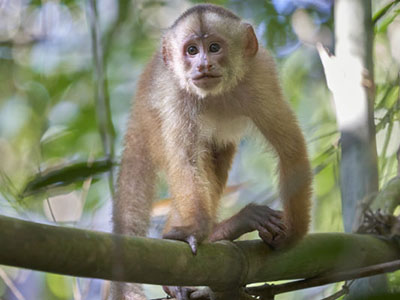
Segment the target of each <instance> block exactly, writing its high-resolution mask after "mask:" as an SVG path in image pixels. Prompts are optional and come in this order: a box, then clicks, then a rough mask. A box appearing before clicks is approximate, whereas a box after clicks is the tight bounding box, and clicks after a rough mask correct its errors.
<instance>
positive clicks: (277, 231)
mask: <svg viewBox="0 0 400 300" xmlns="http://www.w3.org/2000/svg"><path fill="white" fill-rule="evenodd" d="M262 226H263V227H264V228H265V229H266V230H268V232H270V233H271V234H272V235H273V236H275V235H279V234H280V233H282V234H283V230H281V229H280V228H279V227H278V226H276V225H275V224H273V223H271V222H269V221H266V222H264V223H263V224H262Z"/></svg>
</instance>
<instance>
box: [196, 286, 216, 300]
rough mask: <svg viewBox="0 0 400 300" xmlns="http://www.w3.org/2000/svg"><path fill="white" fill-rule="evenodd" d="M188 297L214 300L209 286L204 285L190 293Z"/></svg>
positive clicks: (198, 299)
mask: <svg viewBox="0 0 400 300" xmlns="http://www.w3.org/2000/svg"><path fill="white" fill-rule="evenodd" d="M190 299H194V300H204V299H207V300H215V295H214V292H213V291H212V290H211V289H210V288H209V287H205V288H202V289H197V290H195V291H194V292H193V293H191V294H190Z"/></svg>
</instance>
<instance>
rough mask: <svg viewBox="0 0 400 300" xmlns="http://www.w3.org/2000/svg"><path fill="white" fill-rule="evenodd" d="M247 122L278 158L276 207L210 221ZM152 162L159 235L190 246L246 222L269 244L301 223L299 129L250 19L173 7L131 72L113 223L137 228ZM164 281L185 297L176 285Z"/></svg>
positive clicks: (120, 291)
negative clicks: (132, 90)
mask: <svg viewBox="0 0 400 300" xmlns="http://www.w3.org/2000/svg"><path fill="white" fill-rule="evenodd" d="M249 128H256V129H258V131H260V132H261V134H262V135H263V136H264V137H265V139H266V140H267V141H268V142H269V144H270V145H271V146H272V148H273V149H274V150H275V153H276V155H277V157H278V159H279V187H280V198H281V199H282V202H283V213H282V212H280V211H275V210H272V209H270V208H269V207H267V206H259V205H254V204H250V205H248V206H247V207H245V208H244V209H243V210H242V211H240V212H239V213H238V214H237V215H235V216H233V217H232V218H230V219H228V220H226V221H223V222H221V223H219V224H217V221H216V220H217V209H218V206H219V201H220V198H221V194H222V193H223V190H224V187H225V185H226V181H227V177H228V171H229V169H230V166H231V163H232V158H233V156H234V154H235V152H236V148H237V145H238V142H239V141H240V139H241V137H242V136H243V134H244V133H245V132H246V131H247V130H248V129H249ZM158 171H164V172H165V173H166V174H167V179H168V184H169V190H170V193H171V195H172V199H173V200H172V204H171V205H172V207H171V210H170V214H169V216H168V220H167V223H166V226H165V229H164V231H163V237H164V238H166V239H174V240H180V241H184V242H186V243H188V245H189V246H190V248H191V250H192V252H193V253H194V254H196V251H197V250H198V244H199V243H202V242H208V241H211V242H212V241H217V240H223V239H228V240H234V239H235V238H237V237H239V236H240V235H241V234H243V233H246V232H249V231H253V230H257V231H258V233H259V236H260V237H261V239H262V240H263V241H264V242H265V243H266V244H267V245H269V246H270V247H272V248H280V247H282V246H287V245H291V244H293V243H294V242H296V241H298V240H299V239H301V238H302V237H303V236H304V235H305V234H306V233H307V230H308V227H309V222H310V195H311V181H312V180H311V171H310V163H309V160H308V157H307V149H306V145H305V141H304V137H303V134H302V132H301V130H300V128H299V125H298V122H297V120H296V117H295V115H294V113H293V111H292V110H291V109H290V107H289V105H288V103H287V102H286V101H285V99H284V97H283V95H282V90H281V87H280V83H279V79H278V76H277V71H276V68H275V64H274V62H273V59H272V58H271V56H270V55H269V54H268V53H267V51H266V50H265V49H263V48H261V47H260V45H259V43H258V41H257V38H256V35H255V33H254V30H253V27H252V26H251V25H250V24H248V23H245V22H243V21H242V20H241V19H240V18H239V17H238V16H236V15H235V14H233V13H232V12H230V11H228V10H226V9H224V8H222V7H219V6H215V5H208V4H206V5H197V6H194V7H192V8H191V9H189V10H187V11H186V12H185V13H184V14H182V15H181V16H180V17H179V18H178V19H177V20H176V21H175V23H174V24H173V25H172V26H171V27H170V28H169V29H168V30H167V31H166V32H165V34H164V35H163V38H162V44H161V47H160V50H159V51H158V52H157V53H156V54H155V55H154V57H153V58H152V60H151V61H150V63H149V64H148V65H147V67H146V69H145V71H144V72H143V74H142V76H141V78H140V81H139V85H138V90H137V93H136V97H135V105H134V109H133V112H132V116H131V118H130V122H129V127H128V130H127V133H126V136H125V150H124V153H123V157H122V163H121V170H120V174H119V179H118V188H117V194H116V197H115V201H114V203H113V223H114V232H115V233H120V234H127V235H137V236H145V235H146V233H147V230H148V225H149V216H150V211H151V205H152V199H153V196H154V186H155V180H156V173H157V172H158ZM165 289H166V291H167V292H168V293H170V295H171V296H173V297H176V298H177V299H179V300H183V299H190V292H187V291H186V290H185V288H182V287H166V288H165ZM112 290H113V291H112V293H113V299H115V300H117V299H118V300H121V299H135V300H137V299H146V298H145V296H144V294H143V292H142V291H141V288H140V286H138V285H135V284H124V283H114V284H113V288H112Z"/></svg>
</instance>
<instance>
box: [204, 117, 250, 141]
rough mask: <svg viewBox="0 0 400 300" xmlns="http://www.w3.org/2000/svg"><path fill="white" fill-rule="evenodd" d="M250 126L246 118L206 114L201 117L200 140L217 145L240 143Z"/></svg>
mask: <svg viewBox="0 0 400 300" xmlns="http://www.w3.org/2000/svg"><path fill="white" fill-rule="evenodd" d="M249 126H250V120H249V118H247V117H244V116H226V115H223V114H220V115H218V114H204V115H201V116H200V126H199V128H200V138H201V139H203V140H205V141H207V142H214V143H216V144H221V145H223V144H228V143H238V142H239V141H240V139H241V138H242V137H243V135H244V134H245V133H246V131H247V130H248V128H249Z"/></svg>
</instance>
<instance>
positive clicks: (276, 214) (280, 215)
mask: <svg viewBox="0 0 400 300" xmlns="http://www.w3.org/2000/svg"><path fill="white" fill-rule="evenodd" d="M270 210H271V211H270V214H271V215H272V216H274V217H277V218H279V219H282V218H283V211H280V210H275V209H271V208H270Z"/></svg>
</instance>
